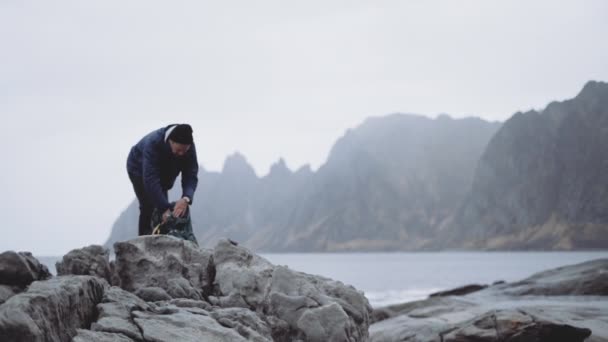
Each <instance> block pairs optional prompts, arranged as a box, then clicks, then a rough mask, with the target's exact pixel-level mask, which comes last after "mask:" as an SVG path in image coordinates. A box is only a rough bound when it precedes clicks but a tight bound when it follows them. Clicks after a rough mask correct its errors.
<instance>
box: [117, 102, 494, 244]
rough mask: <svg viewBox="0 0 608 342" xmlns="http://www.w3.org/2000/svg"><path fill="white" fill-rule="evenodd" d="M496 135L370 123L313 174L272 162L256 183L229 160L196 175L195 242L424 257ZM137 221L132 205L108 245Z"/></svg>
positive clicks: (482, 128) (239, 159)
mask: <svg viewBox="0 0 608 342" xmlns="http://www.w3.org/2000/svg"><path fill="white" fill-rule="evenodd" d="M499 127H500V124H498V123H489V122H486V121H483V120H480V119H475V118H468V119H459V120H454V119H451V118H450V117H448V116H445V115H443V116H440V117H439V118H437V119H434V120H433V119H429V118H425V117H421V116H415V115H403V114H394V115H389V116H385V117H378V118H371V119H368V120H366V121H365V122H364V123H363V124H361V125H360V126H359V127H357V128H355V129H352V130H349V131H348V132H347V133H346V134H345V135H344V136H343V137H342V138H340V139H339V140H338V141H337V142H336V144H335V145H334V147H333V148H332V150H331V152H330V155H329V158H328V160H327V162H326V163H325V164H324V165H323V166H322V167H321V168H320V169H319V170H318V171H317V172H312V171H311V170H310V168H309V167H307V166H305V167H302V168H301V169H299V170H297V171H295V172H293V171H291V170H289V169H288V168H287V166H286V165H285V162H284V161H283V160H279V161H278V162H277V163H276V164H275V165H273V166H272V167H271V170H270V173H269V174H268V175H266V176H264V177H262V178H259V177H257V176H256V174H255V172H254V171H253V169H252V168H251V166H250V165H249V164H248V163H247V161H246V160H245V158H244V157H243V156H241V155H239V154H234V155H232V156H230V157H228V158H227V160H226V162H225V165H224V168H223V170H222V172H220V173H214V172H206V171H204V170H201V172H200V173H199V179H200V182H199V188H198V190H197V193H196V196H195V197H196V198H195V201H194V204H193V207H192V218H193V223H194V224H193V225H194V230H195V234H196V235H197V238H198V241H199V242H200V243H201V244H203V245H205V246H212V245H214V244H215V243H216V242H217V241H218V240H219V239H221V238H223V237H229V238H231V239H233V240H236V241H239V242H241V243H243V244H244V245H246V246H248V247H250V248H252V249H255V250H259V251H347V250H403V249H422V248H426V247H427V246H428V245H429V244H430V243H431V242H432V240H433V239H434V238H435V232H436V230H437V229H438V227H440V226H441V225H442V224H443V223H444V221H445V220H446V218H449V217H451V216H452V215H453V214H454V211H455V210H456V209H457V208H458V205H459V204H460V203H461V201H462V199H463V198H464V196H465V195H466V193H467V191H468V190H469V189H470V186H471V182H472V177H473V173H474V168H475V165H476V163H477V160H478V159H479V157H480V156H481V154H482V152H483V150H484V148H485V146H486V144H487V142H488V141H489V139H490V138H491V137H492V135H493V134H494V133H495V132H496V130H497V129H498V128H499ZM176 184H179V182H176ZM176 190H177V189H176ZM176 192H179V191H176ZM177 195H178V194H174V196H177ZM137 215H138V209H137V206H136V205H131V206H130V207H129V208H128V209H127V210H126V211H125V212H124V213H122V214H121V216H120V217H119V219H118V220H117V222H116V224H115V225H114V227H113V229H112V234H111V236H110V238H109V240H108V242H107V243H106V245H107V246H109V245H111V244H112V243H113V242H115V241H120V240H124V239H128V238H130V237H134V236H135V235H136V226H137V224H136V222H137Z"/></svg>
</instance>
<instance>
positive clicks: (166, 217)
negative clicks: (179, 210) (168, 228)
mask: <svg viewBox="0 0 608 342" xmlns="http://www.w3.org/2000/svg"><path fill="white" fill-rule="evenodd" d="M169 216H171V209H167V211H165V212H164V213H163V217H162V221H163V222H162V223H165V222H167V219H168V218H169Z"/></svg>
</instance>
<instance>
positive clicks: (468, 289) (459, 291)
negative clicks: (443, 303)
mask: <svg viewBox="0 0 608 342" xmlns="http://www.w3.org/2000/svg"><path fill="white" fill-rule="evenodd" d="M486 287H488V285H477V284H471V285H465V286H460V287H457V288H455V289H451V290H446V291H440V292H435V293H431V294H430V295H429V297H445V296H464V295H467V294H469V293H473V292H475V291H479V290H483V289H485V288H486Z"/></svg>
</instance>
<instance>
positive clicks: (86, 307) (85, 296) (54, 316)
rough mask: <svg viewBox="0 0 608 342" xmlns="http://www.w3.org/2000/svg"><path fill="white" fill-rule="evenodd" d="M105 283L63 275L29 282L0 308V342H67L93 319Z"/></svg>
mask: <svg viewBox="0 0 608 342" xmlns="http://www.w3.org/2000/svg"><path fill="white" fill-rule="evenodd" d="M107 286H108V285H107V283H106V282H105V281H104V280H102V279H100V278H95V277H91V276H62V277H55V278H52V279H50V280H46V281H36V282H34V283H32V284H31V285H30V287H29V289H28V290H27V291H26V292H23V293H20V294H18V295H15V296H13V297H11V298H10V299H9V300H8V301H6V302H5V303H4V304H2V305H0V336H2V341H3V342H12V341H15V342H18V341H69V340H70V339H71V338H72V337H73V336H75V335H76V329H79V328H86V327H88V326H89V325H90V324H91V322H92V321H93V320H94V318H95V316H96V310H95V306H96V305H97V304H98V303H99V302H100V301H101V300H102V297H103V293H104V289H105V288H106V287H107Z"/></svg>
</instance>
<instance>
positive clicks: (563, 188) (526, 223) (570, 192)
mask: <svg viewBox="0 0 608 342" xmlns="http://www.w3.org/2000/svg"><path fill="white" fill-rule="evenodd" d="M606 146H608V84H606V83H601V82H589V83H588V84H587V85H586V86H585V87H584V88H583V90H582V91H581V92H580V93H579V94H578V95H577V96H576V97H575V98H573V99H571V100H568V101H564V102H553V103H551V104H549V105H548V106H547V107H546V109H545V110H543V111H542V112H536V111H530V112H526V113H517V114H515V115H514V116H513V117H512V118H511V119H509V120H508V121H507V122H505V123H504V125H503V127H502V128H501V129H500V130H499V131H498V132H497V133H496V135H495V136H494V137H493V138H492V140H491V141H490V143H489V144H488V147H487V149H486V151H485V152H484V153H483V155H482V157H481V159H480V161H479V165H478V167H477V169H476V172H475V178H474V181H473V186H472V190H471V193H470V194H469V195H468V197H467V199H466V201H465V202H464V203H463V205H462V207H461V208H460V210H459V212H458V213H457V215H456V217H455V222H454V224H453V225H452V226H451V227H449V228H450V229H451V230H452V231H451V232H449V233H447V234H446V240H445V241H444V242H443V246H456V247H464V248H483V249H513V248H515V249H566V250H568V249H577V248H605V247H606V246H608V149H606Z"/></svg>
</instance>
